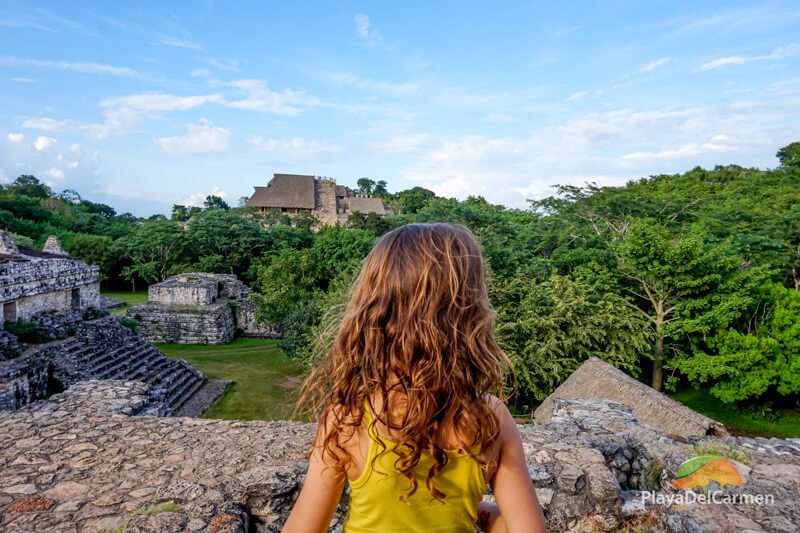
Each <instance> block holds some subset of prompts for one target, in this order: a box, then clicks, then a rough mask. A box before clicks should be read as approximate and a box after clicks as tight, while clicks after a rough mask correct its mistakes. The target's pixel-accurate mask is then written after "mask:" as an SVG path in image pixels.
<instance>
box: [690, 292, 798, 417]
mask: <svg viewBox="0 0 800 533" xmlns="http://www.w3.org/2000/svg"><path fill="white" fill-rule="evenodd" d="M752 310H753V311H754V315H753V317H752V319H751V321H750V324H751V325H752V327H751V328H750V331H747V332H744V333H743V332H740V331H737V330H736V329H733V328H730V329H725V330H723V331H720V332H719V333H718V334H716V335H715V336H714V337H713V338H712V340H711V342H710V346H711V347H712V348H713V349H715V351H716V353H713V354H698V355H695V356H694V357H692V358H689V359H685V360H681V361H678V362H677V366H678V368H679V369H680V370H681V371H682V372H684V373H685V374H686V375H687V376H688V377H689V379H690V380H691V381H692V382H693V383H695V384H696V385H699V384H702V383H707V382H712V383H713V385H712V387H711V394H713V395H714V396H716V397H717V398H719V399H721V400H722V401H724V402H735V401H742V400H752V399H759V398H761V399H764V398H766V397H768V395H770V394H778V395H780V396H792V395H798V394H800V292H798V291H795V290H792V289H787V288H786V287H783V286H782V285H779V284H777V283H773V284H768V285H766V286H765V287H764V288H763V289H762V295H761V299H760V301H759V303H758V304H757V305H756V306H755V308H754V309H752Z"/></svg>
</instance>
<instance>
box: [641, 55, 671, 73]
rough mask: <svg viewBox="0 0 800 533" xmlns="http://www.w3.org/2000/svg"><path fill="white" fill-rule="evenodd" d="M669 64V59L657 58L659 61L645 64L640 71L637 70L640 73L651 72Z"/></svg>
mask: <svg viewBox="0 0 800 533" xmlns="http://www.w3.org/2000/svg"><path fill="white" fill-rule="evenodd" d="M669 62H670V58H668V57H662V58H659V59H655V60H653V61H650V62H649V63H647V64H646V65H645V66H643V67H642V68H641V69H639V71H640V72H653V71H654V70H656V69H658V68H661V67H663V66H664V65H666V64H667V63H669Z"/></svg>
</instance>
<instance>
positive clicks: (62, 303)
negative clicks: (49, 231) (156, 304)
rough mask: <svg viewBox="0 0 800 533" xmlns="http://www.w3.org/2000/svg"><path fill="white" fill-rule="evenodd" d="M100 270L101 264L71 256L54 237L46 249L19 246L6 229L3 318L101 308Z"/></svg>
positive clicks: (0, 293)
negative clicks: (99, 302)
mask: <svg viewBox="0 0 800 533" xmlns="http://www.w3.org/2000/svg"><path fill="white" fill-rule="evenodd" d="M99 273H100V269H99V268H98V267H97V266H94V265H87V264H86V263H84V262H82V261H79V260H77V259H74V258H72V257H70V256H69V255H67V253H66V252H65V251H64V249H63V248H62V247H61V243H60V242H59V241H58V239H57V238H56V237H54V236H50V237H49V238H48V239H47V242H46V243H45V245H44V249H43V250H34V249H32V248H25V247H22V246H17V244H16V243H15V242H14V240H13V239H12V238H11V237H10V236H9V235H8V234H7V233H6V232H0V305H2V308H3V320H2V321H7V320H8V321H14V320H17V319H18V318H24V319H27V318H29V317H31V316H33V315H35V314H36V313H40V312H42V311H51V310H57V311H69V310H72V311H77V310H83V309H86V308H89V307H97V306H98V300H99V298H100V283H99V281H98V276H99ZM2 321H0V325H2Z"/></svg>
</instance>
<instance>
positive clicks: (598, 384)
mask: <svg viewBox="0 0 800 533" xmlns="http://www.w3.org/2000/svg"><path fill="white" fill-rule="evenodd" d="M593 397H601V398H606V399H608V400H615V401H618V402H621V403H625V404H628V405H630V406H631V407H633V409H634V413H635V414H636V417H637V418H638V419H639V420H641V421H642V422H645V423H647V424H650V425H652V426H655V427H657V428H659V429H661V430H662V431H664V432H665V433H670V434H675V435H680V436H682V437H688V436H690V435H727V434H728V431H727V430H726V429H725V427H724V426H723V425H722V424H720V423H719V422H717V421H716V420H713V419H711V418H709V417H707V416H704V415H701V414H700V413H698V412H696V411H693V410H692V409H690V408H688V407H686V406H685V405H683V404H680V403H678V402H676V401H675V400H673V399H672V398H670V397H669V396H667V395H666V394H663V393H661V392H658V391H657V390H655V389H653V388H652V387H648V386H647V385H645V384H644V383H641V382H640V381H637V380H635V379H633V378H632V377H630V376H628V375H627V374H625V373H624V372H622V371H621V370H619V369H618V368H616V367H614V366H613V365H610V364H608V363H606V362H605V361H602V360H601V359H598V358H597V357H590V358H589V359H588V360H587V361H586V362H584V363H583V364H582V365H581V366H580V367H578V368H577V369H576V370H575V371H574V372H573V373H572V374H570V376H569V377H568V378H567V379H566V380H565V381H564V382H563V383H562V384H561V385H559V386H558V388H557V389H556V390H554V391H553V393H552V394H550V396H548V397H547V398H545V400H544V401H543V402H542V403H541V405H539V407H537V408H536V411H535V412H534V416H535V417H536V421H537V422H539V423H546V422H549V421H550V417H551V416H552V413H553V407H554V401H555V399H556V398H569V399H588V398H593Z"/></svg>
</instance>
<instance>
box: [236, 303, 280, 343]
mask: <svg viewBox="0 0 800 533" xmlns="http://www.w3.org/2000/svg"><path fill="white" fill-rule="evenodd" d="M233 313H234V320H235V321H236V329H237V331H239V332H240V334H241V335H242V336H243V337H255V338H261V339H279V338H281V337H282V336H283V329H284V328H283V327H282V326H280V325H276V324H267V323H264V322H259V321H257V320H256V314H257V308H256V303H255V302H252V301H250V300H242V301H239V302H236V303H235V304H234V305H233Z"/></svg>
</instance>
